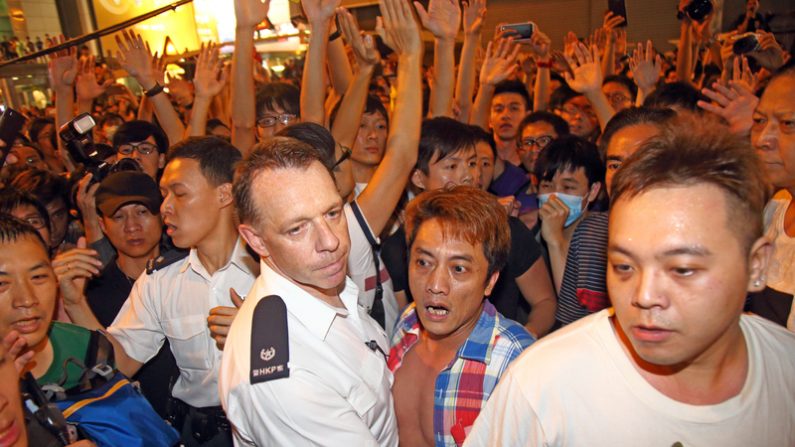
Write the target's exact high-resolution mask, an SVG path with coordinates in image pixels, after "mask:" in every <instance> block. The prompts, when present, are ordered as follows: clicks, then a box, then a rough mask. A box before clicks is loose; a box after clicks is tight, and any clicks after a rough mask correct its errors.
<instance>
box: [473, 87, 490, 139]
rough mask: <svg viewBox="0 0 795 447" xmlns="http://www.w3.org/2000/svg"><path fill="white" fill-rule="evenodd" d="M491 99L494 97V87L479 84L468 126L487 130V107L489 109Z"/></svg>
mask: <svg viewBox="0 0 795 447" xmlns="http://www.w3.org/2000/svg"><path fill="white" fill-rule="evenodd" d="M492 97H494V86H493V85H490V84H484V83H481V84H480V88H479V89H478V95H477V96H476V97H475V103H474V104H473V105H472V113H471V114H470V116H469V124H472V125H475V126H479V127H481V128H483V129H485V130H488V128H489V107H491V99H492Z"/></svg>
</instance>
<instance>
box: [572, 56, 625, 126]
mask: <svg viewBox="0 0 795 447" xmlns="http://www.w3.org/2000/svg"><path fill="white" fill-rule="evenodd" d="M566 62H568V64H569V66H570V67H571V68H572V72H573V73H574V75H573V76H572V74H570V73H564V77H565V78H566V82H567V83H568V84H569V87H571V88H572V89H573V90H574V91H576V92H578V93H582V94H583V95H584V96H585V97H586V98H587V99H588V101H589V102H590V103H591V105H592V106H593V108H594V111H595V112H596V117H597V118H598V119H599V126H600V127H601V128H602V130H604V129H605V126H606V125H607V122H608V121H610V118H612V117H613V115H615V113H616V112H615V110H613V106H611V105H610V102H609V101H608V100H607V97H606V96H605V94H604V92H602V79H604V78H603V77H602V69H601V67H600V64H599V50H598V49H597V48H596V45H591V50H590V51H588V47H586V46H585V45H584V44H583V43H581V42H578V43H577V46H576V47H575V48H574V57H569V56H566Z"/></svg>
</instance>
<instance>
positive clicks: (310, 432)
mask: <svg viewBox="0 0 795 447" xmlns="http://www.w3.org/2000/svg"><path fill="white" fill-rule="evenodd" d="M260 270H261V274H260V277H259V278H257V281H256V282H255V283H254V286H253V287H252V289H251V292H250V293H249V295H248V297H247V298H246V300H245V302H244V304H243V306H242V307H241V308H240V311H239V312H238V314H237V317H236V318H235V322H234V323H233V324H232V328H231V330H230V332H229V336H228V337H227V340H226V346H225V348H224V355H223V360H222V363H221V372H220V377H219V390H220V393H221V403H222V405H223V407H224V410H226V415H227V418H228V419H229V421H230V422H232V425H233V426H234V428H235V431H234V433H235V445H238V446H240V445H258V446H291V447H294V446H305V445H334V446H349V447H353V446H356V447H360V446H375V445H380V446H395V445H397V440H398V435H397V424H396V420H395V411H394V407H393V403H392V395H391V393H390V388H391V386H392V379H393V377H392V373H391V372H390V371H389V369H388V368H387V365H386V360H385V358H384V354H382V353H381V352H378V351H373V350H371V349H370V348H368V347H367V346H366V345H365V342H367V341H370V340H375V341H376V342H377V343H378V345H379V346H380V348H381V349H382V350H383V351H384V352H388V345H387V342H386V338H385V335H384V331H383V330H382V329H381V327H380V326H378V324H377V323H376V322H375V321H374V320H373V319H371V318H370V317H369V316H368V315H367V313H366V312H365V311H364V309H363V308H362V307H360V306H358V305H357V292H358V290H357V289H356V285H355V284H354V283H353V282H352V281H351V280H350V279H347V278H346V283H345V289H344V291H343V292H342V293H341V294H340V299H341V300H342V303H343V304H344V306H345V308H344V309H338V308H335V307H332V306H330V305H328V304H326V303H325V302H323V301H321V300H319V299H317V298H315V297H313V296H311V295H309V294H308V293H307V292H305V291H304V290H302V289H301V288H299V287H298V286H297V285H295V284H294V283H292V282H290V281H289V280H288V279H286V278H284V277H283V276H281V275H279V274H278V273H276V272H274V271H273V270H272V269H271V268H270V267H268V266H267V265H266V264H265V263H262V264H261V268H260ZM269 295H278V296H280V297H281V298H282V299H283V301H284V303H285V306H286V308H287V325H288V332H289V335H288V336H289V350H290V352H289V356H290V361H289V363H288V367H289V369H290V375H289V377H286V378H281V379H274V380H270V381H266V382H260V383H257V384H254V385H251V383H250V381H249V377H250V369H251V368H250V365H251V359H250V355H251V352H250V351H251V332H252V317H253V313H254V309H255V307H256V305H257V303H258V302H259V300H260V299H262V298H263V297H266V296H269Z"/></svg>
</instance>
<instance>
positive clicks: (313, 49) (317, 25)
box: [301, 0, 340, 126]
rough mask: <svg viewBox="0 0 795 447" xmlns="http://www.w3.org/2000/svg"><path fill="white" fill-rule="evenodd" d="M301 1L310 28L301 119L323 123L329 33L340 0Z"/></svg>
mask: <svg viewBox="0 0 795 447" xmlns="http://www.w3.org/2000/svg"><path fill="white" fill-rule="evenodd" d="M301 4H302V5H303V7H304V13H305V14H306V18H307V19H308V20H309V26H310V27H311V28H312V34H311V35H310V37H309V47H308V48H307V50H306V57H305V59H304V72H303V75H302V77H301V121H303V122H307V123H316V124H320V125H321V126H322V125H324V124H325V121H326V120H325V113H324V108H323V104H324V103H325V100H326V86H325V82H324V73H325V69H326V49H327V48H328V33H329V29H330V27H331V19H332V18H333V17H334V11H335V10H336V8H337V6H339V4H340V0H302V1H301Z"/></svg>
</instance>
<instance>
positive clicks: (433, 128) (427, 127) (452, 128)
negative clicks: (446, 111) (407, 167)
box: [415, 117, 475, 175]
mask: <svg viewBox="0 0 795 447" xmlns="http://www.w3.org/2000/svg"><path fill="white" fill-rule="evenodd" d="M474 147H475V139H474V136H473V134H472V132H471V131H470V129H469V125H467V124H464V123H462V122H460V121H457V120H454V119H452V118H447V117H437V118H431V119H426V120H425V121H423V122H422V127H421V129H420V145H419V148H418V151H417V165H416V166H415V169H419V170H420V171H422V172H423V173H424V174H425V175H428V174H429V173H430V171H429V169H430V166H431V160H433V157H434V155H437V154H438V158H437V161H438V160H443V159H445V158H447V157H448V156H450V155H452V154H455V153H457V152H459V151H462V150H466V149H474Z"/></svg>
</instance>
